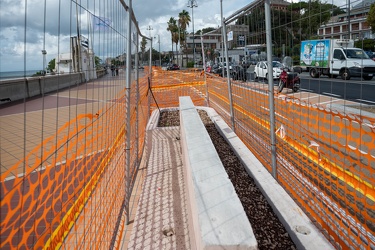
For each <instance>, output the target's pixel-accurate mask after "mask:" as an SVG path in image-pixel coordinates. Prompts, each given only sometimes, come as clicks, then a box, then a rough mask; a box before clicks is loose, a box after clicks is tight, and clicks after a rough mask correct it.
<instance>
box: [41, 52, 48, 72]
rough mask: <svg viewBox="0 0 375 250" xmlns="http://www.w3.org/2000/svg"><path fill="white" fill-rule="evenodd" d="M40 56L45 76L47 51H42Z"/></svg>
mask: <svg viewBox="0 0 375 250" xmlns="http://www.w3.org/2000/svg"><path fill="white" fill-rule="evenodd" d="M42 54H43V75H45V74H46V55H47V51H46V50H45V49H43V50H42Z"/></svg>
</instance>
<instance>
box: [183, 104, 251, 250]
mask: <svg viewBox="0 0 375 250" xmlns="http://www.w3.org/2000/svg"><path fill="white" fill-rule="evenodd" d="M180 130H181V137H180V138H181V146H182V152H183V162H184V167H185V171H186V172H187V174H186V175H185V176H187V180H186V182H185V183H186V185H187V191H188V197H189V205H190V209H189V224H190V225H189V229H193V230H192V232H193V233H194V235H193V236H191V237H190V239H192V240H193V241H194V242H193V243H192V244H191V245H192V246H193V247H194V249H223V248H224V249H238V250H240V249H257V248H258V244H257V241H256V239H255V236H254V233H253V230H252V228H251V225H250V223H249V220H248V219H247V216H246V214H245V211H244V209H243V207H242V204H241V202H240V200H239V198H238V196H237V194H236V192H235V190H234V187H233V185H232V183H231V181H230V180H229V178H228V175H227V173H226V171H225V169H224V167H223V164H222V163H221V160H220V158H219V156H218V154H217V152H216V149H215V147H214V146H213V144H212V141H211V138H210V136H209V135H208V133H207V130H206V128H205V127H204V125H203V123H202V121H201V119H200V117H199V115H198V113H197V111H196V108H195V107H194V105H193V103H192V101H191V99H190V97H180Z"/></svg>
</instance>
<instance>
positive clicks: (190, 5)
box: [187, 0, 198, 65]
mask: <svg viewBox="0 0 375 250" xmlns="http://www.w3.org/2000/svg"><path fill="white" fill-rule="evenodd" d="M187 7H188V8H191V16H192V20H193V62H194V65H195V34H194V7H198V4H197V1H195V0H189V1H188V5H187Z"/></svg>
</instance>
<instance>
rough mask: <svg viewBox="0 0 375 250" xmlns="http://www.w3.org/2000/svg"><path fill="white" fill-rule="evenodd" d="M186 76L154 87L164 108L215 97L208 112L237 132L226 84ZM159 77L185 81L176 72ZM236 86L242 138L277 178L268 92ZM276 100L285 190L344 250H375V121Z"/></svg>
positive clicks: (236, 113)
mask: <svg viewBox="0 0 375 250" xmlns="http://www.w3.org/2000/svg"><path fill="white" fill-rule="evenodd" d="M179 73H180V75H181V78H179V80H177V81H174V82H173V81H172V80H166V81H163V82H160V81H155V79H154V85H153V91H154V92H156V93H157V95H156V96H157V98H156V99H157V101H158V102H159V106H160V104H162V105H161V106H166V107H170V106H178V96H182V95H191V97H192V99H193V102H194V103H195V105H202V103H203V102H204V101H203V100H202V99H200V98H197V97H198V96H206V91H208V93H209V95H208V97H209V105H210V106H211V107H213V108H215V110H216V111H217V112H218V113H219V114H220V115H221V116H222V117H223V118H224V119H225V120H226V122H227V123H228V124H231V123H230V120H231V119H230V106H229V98H228V84H227V80H226V78H221V77H215V76H212V75H210V76H207V80H206V82H207V89H206V86H205V85H204V84H203V83H204V79H203V78H202V82H196V81H195V80H196V79H200V78H201V76H200V75H199V76H198V75H197V74H193V75H192V76H191V77H192V78H191V80H190V81H189V80H188V79H187V78H186V75H187V74H186V73H185V72H179ZM158 74H159V75H162V76H163V77H164V78H165V79H170V78H176V77H178V74H177V73H176V72H173V73H170V72H158ZM155 75H156V74H155ZM163 77H161V79H162V78H163ZM179 81H181V84H180V85H176V84H175V83H176V82H179ZM168 83H172V84H169V85H168ZM166 85H167V86H166ZM198 86H199V87H198ZM231 86H232V100H233V112H234V118H235V131H236V133H237V135H238V136H239V137H240V138H241V139H242V140H243V141H244V142H245V144H246V145H247V146H248V147H249V148H250V149H251V150H252V152H253V153H254V154H255V155H256V156H257V158H258V159H259V160H260V161H261V162H262V163H263V165H264V166H265V167H266V168H267V169H268V171H270V172H271V171H272V169H271V167H272V166H271V157H270V154H271V146H270V114H269V99H268V98H269V97H268V90H267V89H266V90H265V89H264V88H257V87H252V88H249V87H248V86H246V85H243V84H241V83H240V82H237V83H235V84H233V83H232V85H231ZM189 88H191V89H192V90H190V92H189ZM191 91H193V94H191ZM275 95H276V98H275V114H276V115H275V118H276V135H277V144H276V148H277V175H278V180H279V182H280V183H281V184H282V185H283V186H284V187H285V189H286V190H287V191H288V192H289V193H290V195H291V196H292V197H293V198H294V199H295V200H296V201H297V202H298V203H299V204H300V205H301V207H302V208H303V209H304V210H305V212H306V213H307V214H308V215H309V216H310V218H311V219H312V221H313V222H315V223H316V225H317V226H318V227H320V228H321V230H322V232H323V233H324V234H325V235H326V237H327V238H328V239H329V240H330V241H331V242H332V243H333V244H334V245H335V246H336V247H337V248H341V249H349V248H355V249H357V248H359V247H365V248H374V247H375V238H374V233H375V226H374V222H375V216H374V214H375V213H374V212H375V210H374V208H375V207H374V197H375V196H374V187H373V185H372V183H374V176H373V175H372V169H373V168H374V167H375V165H374V164H375V163H374V162H375V161H374V157H375V149H374V146H373V145H374V143H375V133H374V132H375V130H374V126H375V120H374V119H371V118H368V117H363V116H351V115H347V114H341V113H340V112H338V111H335V110H326V109H323V108H321V107H319V106H314V105H311V104H310V103H309V102H302V101H300V100H298V99H296V98H290V99H280V98H277V94H275Z"/></svg>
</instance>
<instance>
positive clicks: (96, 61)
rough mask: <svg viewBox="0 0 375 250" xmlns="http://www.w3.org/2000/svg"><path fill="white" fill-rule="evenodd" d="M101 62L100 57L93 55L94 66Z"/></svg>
mask: <svg viewBox="0 0 375 250" xmlns="http://www.w3.org/2000/svg"><path fill="white" fill-rule="evenodd" d="M101 62H102V59H100V57H98V56H95V66H96V67H98V66H99V65H100V63H101Z"/></svg>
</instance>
